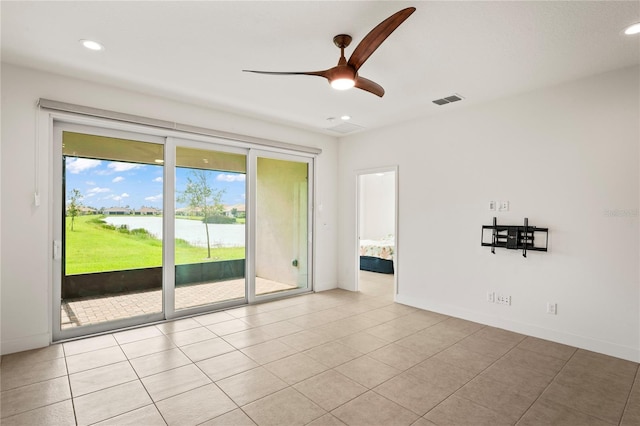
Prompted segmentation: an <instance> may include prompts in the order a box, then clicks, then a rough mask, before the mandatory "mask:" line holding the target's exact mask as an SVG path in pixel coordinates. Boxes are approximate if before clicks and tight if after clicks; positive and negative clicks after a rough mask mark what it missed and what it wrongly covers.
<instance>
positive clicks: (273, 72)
mask: <svg viewBox="0 0 640 426" xmlns="http://www.w3.org/2000/svg"><path fill="white" fill-rule="evenodd" d="M327 71H328V70H325V71H300V72H296V71H293V72H286V71H285V72H280V71H254V70H242V72H252V73H255V74H269V75H316V76H318V77H324V78H327V75H326V74H327Z"/></svg>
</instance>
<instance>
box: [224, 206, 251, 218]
mask: <svg viewBox="0 0 640 426" xmlns="http://www.w3.org/2000/svg"><path fill="white" fill-rule="evenodd" d="M224 215H225V216H229V217H246V216H245V215H246V211H245V206H244V204H234V205H231V206H224Z"/></svg>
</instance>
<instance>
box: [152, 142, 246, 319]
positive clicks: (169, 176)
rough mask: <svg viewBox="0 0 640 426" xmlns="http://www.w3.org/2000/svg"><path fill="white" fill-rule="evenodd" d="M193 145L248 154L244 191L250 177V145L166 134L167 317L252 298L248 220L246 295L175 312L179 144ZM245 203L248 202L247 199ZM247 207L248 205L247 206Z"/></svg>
mask: <svg viewBox="0 0 640 426" xmlns="http://www.w3.org/2000/svg"><path fill="white" fill-rule="evenodd" d="M178 147H183V148H194V149H201V150H206V151H217V152H223V153H232V154H241V155H244V156H245V161H246V172H245V175H246V177H247V180H246V181H245V182H246V183H245V192H247V191H248V187H249V185H248V181H249V164H248V163H249V149H247V148H238V147H234V146H228V145H223V144H219V143H211V142H203V141H197V140H193V139H189V138H187V137H174V136H169V137H167V140H166V143H165V163H164V165H165V167H164V180H165V185H164V199H163V212H164V213H163V217H164V223H163V231H162V232H163V235H166V238H163V239H165V240H166V242H164V241H163V254H162V263H163V265H171V266H172V267H170V268H164V273H163V280H162V288H163V294H164V298H163V300H164V313H165V317H166V319H167V320H171V319H175V318H182V317H185V316H190V315H197V314H202V313H206V312H212V311H213V310H215V311H218V310H222V309H228V308H232V307H236V306H242V305H246V304H247V303H248V300H249V287H250V285H249V283H250V279H249V275H248V273H247V271H248V269H249V266H248V265H249V264H250V260H249V258H250V255H249V252H250V247H249V245H248V240H249V237H248V235H249V226H248V223H245V233H244V237H245V271H244V275H245V277H244V279H245V284H244V298H243V299H232V300H227V301H223V302H218V303H209V304H206V305H201V306H193V307H189V308H184V309H180V310H179V311H178V312H176V309H175V227H174V226H173V224H174V223H175V208H174V207H175V204H174V203H175V198H176V193H175V187H176V185H175V183H176V148H178ZM168 151H170V152H171V155H167V152H168ZM245 206H246V203H245ZM245 208H246V207H245ZM246 220H247V221H249V220H250V219H249V218H248V217H247V219H246Z"/></svg>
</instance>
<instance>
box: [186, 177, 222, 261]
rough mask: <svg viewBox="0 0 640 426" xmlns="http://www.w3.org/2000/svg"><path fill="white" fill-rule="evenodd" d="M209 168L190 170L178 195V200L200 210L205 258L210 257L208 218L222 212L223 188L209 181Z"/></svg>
mask: <svg viewBox="0 0 640 426" xmlns="http://www.w3.org/2000/svg"><path fill="white" fill-rule="evenodd" d="M211 174H212V173H211V171H209V170H192V171H191V172H190V173H189V176H187V187H186V188H185V190H184V191H182V193H181V194H180V195H179V196H178V202H180V203H187V204H189V207H191V208H192V209H200V210H202V214H203V215H204V219H203V220H202V221H203V222H204V226H205V230H206V232H207V259H211V244H210V242H209V223H208V220H207V219H208V218H209V217H211V216H215V215H220V214H222V213H223V212H224V206H223V205H222V195H223V194H224V192H225V191H224V189H216V188H214V187H213V186H212V185H211V184H210V183H209V178H210V177H211Z"/></svg>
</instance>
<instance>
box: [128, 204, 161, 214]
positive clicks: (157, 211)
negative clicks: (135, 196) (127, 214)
mask: <svg viewBox="0 0 640 426" xmlns="http://www.w3.org/2000/svg"><path fill="white" fill-rule="evenodd" d="M134 214H136V215H142V216H157V215H160V214H162V210H160V209H156V208H155V207H144V206H143V207H140V210H136V211H135V212H134Z"/></svg>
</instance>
